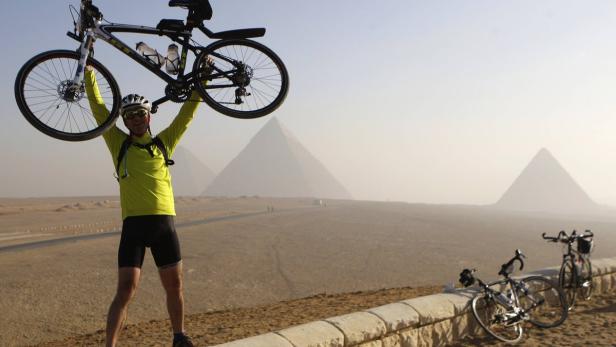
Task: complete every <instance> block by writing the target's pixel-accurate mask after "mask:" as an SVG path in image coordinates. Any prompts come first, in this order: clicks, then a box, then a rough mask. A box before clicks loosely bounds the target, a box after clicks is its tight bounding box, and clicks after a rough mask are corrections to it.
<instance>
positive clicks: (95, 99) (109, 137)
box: [85, 66, 127, 161]
mask: <svg viewBox="0 0 616 347" xmlns="http://www.w3.org/2000/svg"><path fill="white" fill-rule="evenodd" d="M85 84H86V94H87V95H88V102H89V104H90V109H91V110H92V116H93V117H94V119H95V120H96V123H97V124H99V125H100V124H102V123H104V122H105V120H106V119H107V118H108V117H109V110H107V107H106V106H105V102H104V101H103V98H102V96H101V94H100V91H99V89H98V83H97V81H96V73H95V72H94V69H93V68H92V67H91V66H86V73H85ZM126 136H127V135H126V134H125V133H124V132H123V131H122V130H120V129H119V128H118V127H117V126H116V125H115V124H114V125H113V126H112V127H111V128H110V129H109V130H107V131H106V132H105V133H103V138H104V139H105V143H106V144H107V148H109V151H110V152H111V156H112V157H114V155H115V154H117V153H118V152H119V151H120V146H121V145H122V142H123V141H124V139H125V138H126ZM115 160H116V159H115V158H114V161H115Z"/></svg>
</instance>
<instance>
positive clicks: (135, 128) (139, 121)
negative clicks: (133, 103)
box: [122, 108, 150, 137]
mask: <svg viewBox="0 0 616 347" xmlns="http://www.w3.org/2000/svg"><path fill="white" fill-rule="evenodd" d="M122 118H123V119H124V125H126V127H127V128H128V130H130V132H131V133H132V134H133V135H135V136H137V137H141V136H143V134H145V133H146V132H147V131H148V128H149V126H150V112H148V110H146V109H143V108H138V109H135V110H130V111H127V112H126V113H124V115H123V117H122Z"/></svg>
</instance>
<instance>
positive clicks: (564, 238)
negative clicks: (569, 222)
mask: <svg viewBox="0 0 616 347" xmlns="http://www.w3.org/2000/svg"><path fill="white" fill-rule="evenodd" d="M593 236H595V234H593V232H592V231H590V230H588V229H586V230H584V233H583V234H578V233H577V231H576V230H573V231H572V232H571V235H567V233H566V232H565V231H564V230H561V231H560V232H559V233H558V236H556V237H554V236H546V233H543V234H541V237H542V238H543V239H544V240H548V241H550V242H562V243H573V242H575V240H577V239H578V238H584V239H589V238H592V237H593Z"/></svg>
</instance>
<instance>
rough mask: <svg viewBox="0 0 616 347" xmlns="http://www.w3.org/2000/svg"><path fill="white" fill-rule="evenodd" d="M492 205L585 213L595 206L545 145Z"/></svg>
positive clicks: (512, 208) (595, 209)
mask: <svg viewBox="0 0 616 347" xmlns="http://www.w3.org/2000/svg"><path fill="white" fill-rule="evenodd" d="M494 206H495V207H497V208H501V209H507V210H517V211H544V212H556V213H587V212H595V211H597V209H598V205H597V204H596V203H595V202H593V201H592V200H591V198H590V197H589V196H588V194H586V192H584V190H583V189H582V187H580V185H579V184H577V182H575V180H574V179H573V177H571V175H569V173H568V172H567V171H566V170H565V169H564V168H563V167H562V166H561V165H560V163H558V161H557V160H556V158H554V156H552V154H551V153H550V152H549V151H548V150H547V149H545V148H542V149H541V150H540V151H539V152H538V153H537V155H535V157H534V158H533V159H532V160H531V162H530V163H529V164H528V166H526V168H525V169H524V170H523V171H522V173H521V174H520V176H518V178H517V179H516V180H515V181H514V182H513V184H512V185H511V187H509V189H507V191H506V192H505V194H503V196H502V197H501V198H500V200H498V202H496V204H495V205H494Z"/></svg>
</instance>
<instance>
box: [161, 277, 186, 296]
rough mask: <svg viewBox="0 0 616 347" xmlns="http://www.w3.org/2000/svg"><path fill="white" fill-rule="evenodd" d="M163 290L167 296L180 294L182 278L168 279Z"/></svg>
mask: <svg viewBox="0 0 616 347" xmlns="http://www.w3.org/2000/svg"><path fill="white" fill-rule="evenodd" d="M164 287H165V290H166V291H167V293H168V294H175V293H181V292H182V277H181V276H175V277H168V278H167V279H166V280H165V283H164Z"/></svg>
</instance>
